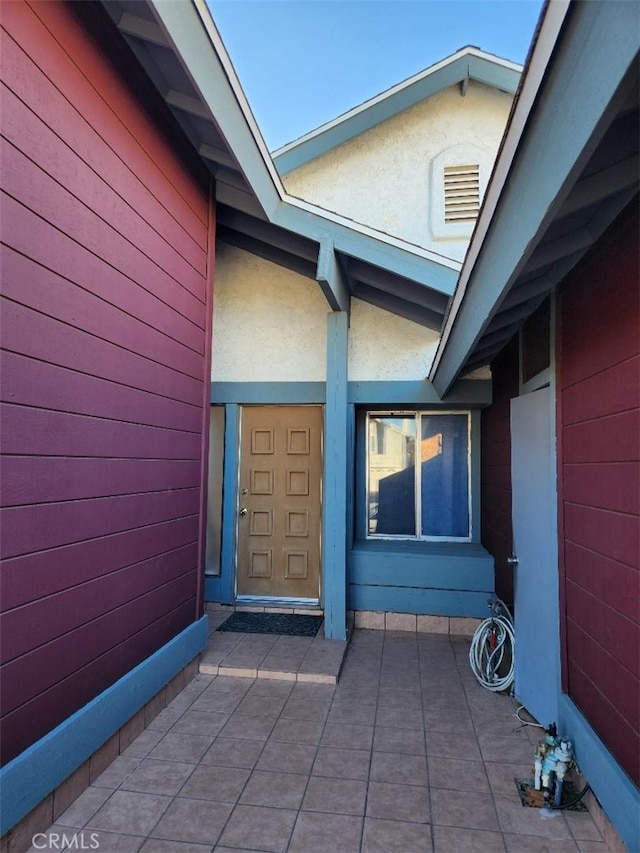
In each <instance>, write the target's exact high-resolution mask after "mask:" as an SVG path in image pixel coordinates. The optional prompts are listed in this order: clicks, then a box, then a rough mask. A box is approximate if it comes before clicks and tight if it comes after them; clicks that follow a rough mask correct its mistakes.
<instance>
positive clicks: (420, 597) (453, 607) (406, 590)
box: [349, 584, 488, 617]
mask: <svg viewBox="0 0 640 853" xmlns="http://www.w3.org/2000/svg"><path fill="white" fill-rule="evenodd" d="M349 608H350V609H352V610H378V611H393V612H398V613H422V614H428V615H431V616H471V617H484V616H486V615H487V612H488V610H487V593H486V592H465V591H462V590H442V589H424V588H415V587H389V586H385V587H379V586H359V585H355V584H351V585H350V586H349Z"/></svg>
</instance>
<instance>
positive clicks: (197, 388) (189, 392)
mask: <svg viewBox="0 0 640 853" xmlns="http://www.w3.org/2000/svg"><path fill="white" fill-rule="evenodd" d="M0 324H1V325H0V329H1V332H2V342H3V346H4V347H5V349H7V350H10V351H11V352H15V353H19V354H21V355H27V356H29V357H30V358H37V359H40V360H41V361H47V362H49V363H50V364H58V365H60V366H61V367H70V368H72V369H74V370H77V371H78V372H80V373H87V374H89V375H91V376H99V377H101V378H102V379H109V380H111V381H112V382H119V383H121V384H122V385H126V386H129V387H133V388H139V389H140V390H144V391H151V392H153V393H156V394H162V395H163V396H165V397H170V398H172V399H176V400H180V401H182V402H183V403H191V404H192V405H198V403H201V394H202V383H201V382H199V381H198V380H197V379H194V378H193V377H191V376H185V375H184V374H183V373H178V372H177V371H175V370H172V369H171V368H168V367H165V366H164V365H161V364H158V363H157V362H154V361H150V360H149V359H147V358H144V357H143V356H140V355H138V354H137V353H135V352H131V351H130V350H124V349H121V348H120V347H117V346H115V345H114V344H111V343H109V342H108V341H104V340H101V339H100V338H96V337H94V336H93V335H90V334H88V333H87V332H84V331H82V330H81V329H76V328H74V327H73V326H70V325H67V324H66V323H61V322H60V321H59V320H54V319H52V318H51V317H47V316H45V315H44V314H39V313H38V312H37V311H32V310H31V309H29V308H25V307H24V306H23V305H19V304H18V303H17V302H11V301H10V300H8V299H2V310H1V313H0Z"/></svg>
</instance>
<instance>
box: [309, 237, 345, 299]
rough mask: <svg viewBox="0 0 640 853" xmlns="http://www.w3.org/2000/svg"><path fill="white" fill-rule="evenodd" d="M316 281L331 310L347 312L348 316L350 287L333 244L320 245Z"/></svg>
mask: <svg viewBox="0 0 640 853" xmlns="http://www.w3.org/2000/svg"><path fill="white" fill-rule="evenodd" d="M316 281H317V282H318V284H319V285H320V288H321V289H322V292H323V293H324V295H325V297H326V299H327V302H328V303H329V305H330V306H331V310H332V311H345V312H346V313H347V315H348V314H349V306H350V303H351V298H350V292H349V287H348V284H347V281H346V278H345V275H344V273H343V271H342V268H341V267H340V261H339V260H338V256H337V255H336V252H335V248H334V246H333V243H331V242H329V241H323V242H322V243H321V244H320V252H319V254H318V267H317V272H316Z"/></svg>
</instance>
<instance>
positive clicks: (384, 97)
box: [273, 48, 522, 175]
mask: <svg viewBox="0 0 640 853" xmlns="http://www.w3.org/2000/svg"><path fill="white" fill-rule="evenodd" d="M521 70H522V68H521V66H519V65H516V64H515V63H512V62H507V61H506V60H501V59H498V58H497V57H496V58H495V59H494V58H493V57H488V56H487V55H486V54H483V53H482V52H480V51H477V50H474V49H472V48H467V49H465V50H463V51H459V52H458V53H456V54H454V55H453V56H451V57H448V58H447V59H444V60H442V62H439V63H437V64H436V65H433V66H431V67H430V68H428V69H427V70H426V71H423V72H421V73H420V74H417V75H415V76H414V77H410V78H409V79H408V80H405V81H404V82H403V83H400V84H398V85H397V86H394V87H393V88H391V89H389V90H387V91H386V92H383V93H382V94H380V95H377V96H376V97H375V98H371V99H370V100H368V101H365V102H364V103H363V104H361V105H360V106H358V107H356V108H355V109H353V110H350V111H349V112H347V113H345V114H344V115H342V116H340V117H338V118H336V119H334V120H333V121H330V122H327V123H326V124H324V125H322V126H321V127H319V128H317V129H316V130H314V131H312V132H311V133H308V134H306V135H305V136H303V137H301V138H300V139H299V140H297V141H295V142H292V143H289V144H288V145H285V146H283V147H282V148H280V149H279V150H278V151H276V152H275V153H274V155H273V160H274V163H275V165H276V167H277V169H278V173H279V174H280V175H286V174H288V173H289V172H292V171H293V170H294V169H297V168H299V167H300V166H303V165H304V164H305V163H308V162H309V161H310V160H314V159H315V158H316V157H320V156H321V155H322V154H325V153H326V152H327V151H330V150H331V149H333V148H336V147H337V146H338V145H342V144H343V143H344V142H348V141H349V140H350V139H354V138H355V137H356V136H359V135H360V134H361V133H365V132H366V131H367V130H370V129H371V128H373V127H375V126H376V125H378V124H381V123H382V122H384V121H387V119H389V118H392V117H393V116H395V115H397V114H398V113H401V112H403V111H404V110H407V109H409V108H410V107H413V106H415V105H416V104H418V103H420V102H421V101H424V100H425V99H426V98H430V97H431V96H432V95H434V94H436V93H437V92H440V91H442V90H443V89H446V88H448V87H449V86H453V85H455V84H456V83H460V82H462V81H466V80H468V79H469V78H471V79H473V80H477V81H478V82H481V83H485V84H486V85H488V86H493V87H494V88H497V89H502V90H504V91H507V92H510V93H512V94H513V93H515V91H516V89H517V87H518V82H519V80H520V73H521Z"/></svg>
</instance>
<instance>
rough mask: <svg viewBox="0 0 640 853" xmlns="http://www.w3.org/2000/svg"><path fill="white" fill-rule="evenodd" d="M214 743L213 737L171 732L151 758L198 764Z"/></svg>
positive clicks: (150, 755) (153, 750)
mask: <svg viewBox="0 0 640 853" xmlns="http://www.w3.org/2000/svg"><path fill="white" fill-rule="evenodd" d="M212 743H213V737H206V736H205V735H188V734H181V733H180V732H175V733H173V732H169V733H168V734H166V735H165V736H164V737H163V738H162V740H161V741H160V742H159V743H158V745H157V746H156V747H154V748H153V749H152V750H151V752H150V753H149V758H157V759H163V760H165V761H184V762H186V763H188V764H196V763H197V762H198V761H200V759H201V758H202V756H203V755H204V754H205V752H206V751H207V750H208V749H209V747H210V746H211V744H212Z"/></svg>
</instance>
